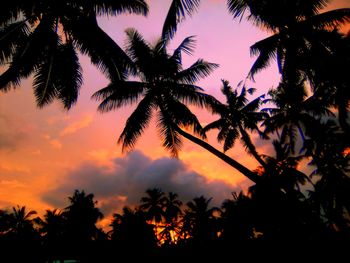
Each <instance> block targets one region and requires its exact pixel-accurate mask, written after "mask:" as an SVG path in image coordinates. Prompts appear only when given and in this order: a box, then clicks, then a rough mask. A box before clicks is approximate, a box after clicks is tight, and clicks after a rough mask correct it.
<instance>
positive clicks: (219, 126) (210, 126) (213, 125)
mask: <svg viewBox="0 0 350 263" xmlns="http://www.w3.org/2000/svg"><path fill="white" fill-rule="evenodd" d="M223 125H224V120H223V119H218V120H216V121H213V122H211V123H209V124H208V125H206V126H205V127H204V128H203V131H204V132H207V131H210V130H213V129H222V127H223Z"/></svg>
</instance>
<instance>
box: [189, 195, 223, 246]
mask: <svg viewBox="0 0 350 263" xmlns="http://www.w3.org/2000/svg"><path fill="white" fill-rule="evenodd" d="M211 200H212V198H209V199H207V198H205V197H204V196H200V197H195V198H193V200H192V201H190V202H188V203H187V207H188V208H187V209H186V210H185V215H184V219H186V220H187V221H188V222H184V225H189V226H190V228H189V231H190V236H191V237H192V238H193V239H194V240H195V241H198V242H206V241H209V240H211V239H213V238H216V234H217V229H216V226H215V216H214V212H216V211H219V209H218V208H217V207H212V208H209V203H210V202H211Z"/></svg>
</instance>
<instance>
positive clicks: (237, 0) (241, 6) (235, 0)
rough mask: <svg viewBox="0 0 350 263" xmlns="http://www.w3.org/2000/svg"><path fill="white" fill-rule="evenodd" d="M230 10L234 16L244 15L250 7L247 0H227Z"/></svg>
mask: <svg viewBox="0 0 350 263" xmlns="http://www.w3.org/2000/svg"><path fill="white" fill-rule="evenodd" d="M227 6H228V10H229V12H230V13H231V14H232V15H233V17H234V18H237V17H241V18H242V17H243V15H244V13H245V12H246V11H247V9H248V8H249V6H248V1H247V0H227Z"/></svg>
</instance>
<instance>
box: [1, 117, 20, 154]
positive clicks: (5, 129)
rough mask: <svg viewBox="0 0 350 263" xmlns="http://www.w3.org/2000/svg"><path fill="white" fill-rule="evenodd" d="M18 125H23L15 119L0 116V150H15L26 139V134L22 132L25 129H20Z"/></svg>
mask: <svg viewBox="0 0 350 263" xmlns="http://www.w3.org/2000/svg"><path fill="white" fill-rule="evenodd" d="M19 123H22V124H23V122H18V120H16V119H13V120H12V119H10V118H8V117H7V116H5V115H0V150H6V151H13V150H16V149H17V148H18V147H19V146H20V144H21V143H22V142H23V139H25V138H26V133H25V132H24V131H23V129H24V128H25V127H21V125H20V124H19Z"/></svg>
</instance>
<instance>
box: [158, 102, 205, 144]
mask: <svg viewBox="0 0 350 263" xmlns="http://www.w3.org/2000/svg"><path fill="white" fill-rule="evenodd" d="M164 106H165V108H166V110H167V114H168V115H169V116H171V118H172V119H173V121H174V123H175V124H176V125H178V126H179V125H180V126H184V127H186V128H192V130H193V133H194V134H196V135H199V136H200V137H201V138H202V139H205V138H206V135H205V133H204V131H203V128H202V126H201V124H200V122H199V120H198V119H197V117H196V115H194V114H193V113H192V112H191V110H190V109H189V108H188V107H187V106H186V105H185V104H183V103H181V102H179V101H178V100H174V99H171V98H168V99H167V100H166V105H164Z"/></svg>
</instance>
